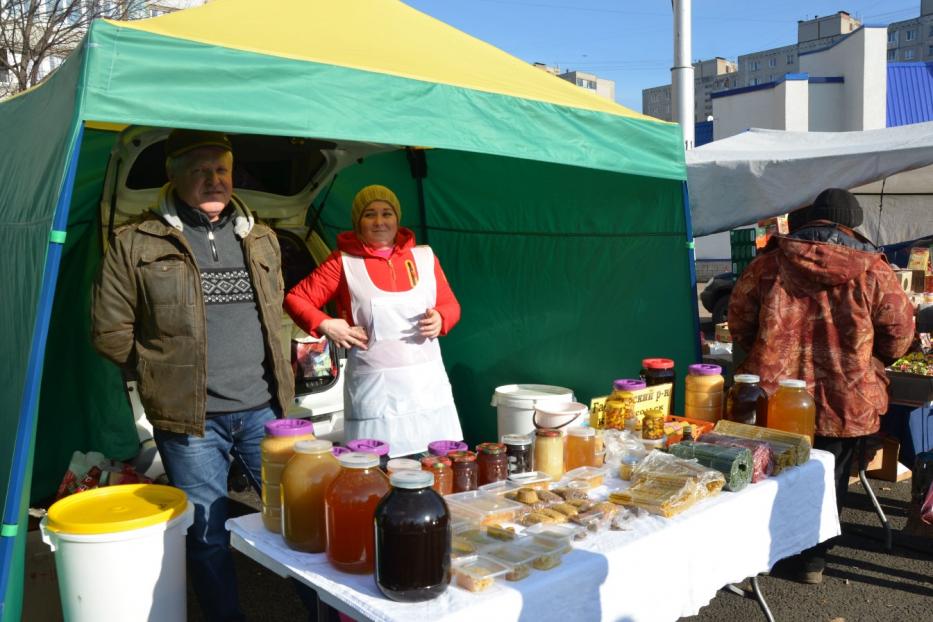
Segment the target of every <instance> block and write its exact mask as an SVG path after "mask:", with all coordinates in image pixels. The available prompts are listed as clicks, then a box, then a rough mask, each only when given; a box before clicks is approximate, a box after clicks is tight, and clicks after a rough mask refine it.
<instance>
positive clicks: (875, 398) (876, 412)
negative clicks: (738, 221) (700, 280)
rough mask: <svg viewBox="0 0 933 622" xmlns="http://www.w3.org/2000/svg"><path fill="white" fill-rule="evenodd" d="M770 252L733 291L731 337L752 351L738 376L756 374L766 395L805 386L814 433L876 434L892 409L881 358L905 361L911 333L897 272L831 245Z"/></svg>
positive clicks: (793, 244) (785, 243) (786, 243)
mask: <svg viewBox="0 0 933 622" xmlns="http://www.w3.org/2000/svg"><path fill="white" fill-rule="evenodd" d="M837 228H838V227H837ZM838 229H839V231H840V232H841V233H844V234H846V236H848V235H849V234H850V233H851V232H850V231H846V230H842V229H841V228H838ZM837 237H838V236H837ZM768 248H769V249H770V250H768V251H766V252H765V253H764V254H763V255H761V256H760V257H758V258H756V259H755V260H754V261H753V262H752V263H751V264H749V266H748V267H747V268H746V269H745V271H744V272H743V273H742V276H741V277H740V278H739V280H738V282H737V283H736V284H735V289H733V291H732V296H731V300H730V303H729V331H730V333H731V334H732V339H733V341H735V342H736V343H738V344H739V346H741V347H742V349H743V350H745V351H746V352H748V357H747V358H746V359H745V361H744V362H743V363H742V364H741V365H740V366H739V368H738V369H737V370H736V372H737V373H753V374H758V375H759V376H761V384H762V386H763V387H764V389H765V390H766V391H768V393H769V394H773V393H774V392H775V391H776V390H777V387H778V381H779V380H782V379H784V378H800V379H802V380H805V381H806V382H807V388H808V390H809V391H810V393H811V395H813V397H814V400H815V402H816V434H817V435H819V436H830V437H854V436H864V435H866V434H872V433H874V432H876V431H877V430H878V427H879V424H880V421H879V417H880V416H881V415H883V414H884V413H885V412H886V411H887V408H888V394H887V386H888V380H887V378H886V377H885V373H884V365H883V364H882V363H881V361H880V360H879V359H893V358H896V357H898V356H901V355H902V354H903V353H904V352H905V351H906V350H907V348H908V347H909V346H910V343H911V341H912V340H913V335H914V319H913V307H912V306H911V304H910V300H909V299H908V298H907V295H906V294H905V293H904V290H903V289H901V286H900V284H899V283H898V282H897V279H896V277H895V276H894V272H893V271H892V270H891V267H890V266H889V265H888V263H887V261H886V260H885V258H884V255H883V254H881V253H878V252H868V251H865V250H858V249H856V248H849V247H848V246H843V245H840V244H835V243H829V242H821V241H811V240H803V239H795V238H793V237H783V236H780V237H778V238H777V239H776V242H773V243H772V244H771V245H769V247H768Z"/></svg>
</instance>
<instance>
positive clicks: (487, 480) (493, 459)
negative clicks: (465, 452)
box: [476, 443, 509, 486]
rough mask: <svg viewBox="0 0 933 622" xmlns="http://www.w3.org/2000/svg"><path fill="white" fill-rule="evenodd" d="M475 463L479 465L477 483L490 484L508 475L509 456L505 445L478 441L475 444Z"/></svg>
mask: <svg viewBox="0 0 933 622" xmlns="http://www.w3.org/2000/svg"><path fill="white" fill-rule="evenodd" d="M476 465H477V467H479V480H478V481H479V485H480V486H482V485H483V484H491V483H493V482H498V481H501V480H504V479H507V478H508V477H509V458H508V456H507V455H506V453H505V445H502V444H501V443H480V444H479V445H477V446H476Z"/></svg>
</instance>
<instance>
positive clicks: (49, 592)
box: [22, 529, 64, 622]
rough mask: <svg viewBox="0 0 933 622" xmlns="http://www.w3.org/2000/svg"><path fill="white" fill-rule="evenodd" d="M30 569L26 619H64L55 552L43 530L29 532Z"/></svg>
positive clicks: (36, 621)
mask: <svg viewBox="0 0 933 622" xmlns="http://www.w3.org/2000/svg"><path fill="white" fill-rule="evenodd" d="M25 561H26V569H25V573H24V576H23V616H22V619H23V620H29V622H61V621H62V620H64V617H63V616H62V603H61V598H60V597H59V594H58V575H57V573H56V572H55V555H54V554H53V553H52V549H51V548H49V545H48V544H46V543H45V542H43V541H42V535H41V534H40V533H39V530H38V529H36V530H32V531H27V532H26V560H25Z"/></svg>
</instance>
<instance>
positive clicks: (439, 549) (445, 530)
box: [375, 471, 450, 602]
mask: <svg viewBox="0 0 933 622" xmlns="http://www.w3.org/2000/svg"><path fill="white" fill-rule="evenodd" d="M433 481H434V479H433V477H432V476H431V474H430V473H429V472H427V471H399V472H397V473H395V474H393V475H392V477H391V483H392V490H391V491H390V492H389V494H387V495H386V496H385V498H384V499H382V501H380V502H379V505H378V506H377V507H376V515H375V524H376V529H375V531H376V586H377V587H378V588H379V591H380V592H382V593H383V594H384V595H385V596H386V597H387V598H390V599H392V600H396V601H401V602H417V601H424V600H430V599H432V598H436V597H437V596H439V595H441V594H443V593H444V590H446V589H447V584H448V583H449V582H450V514H449V512H448V510H447V504H445V503H444V500H443V499H441V497H440V496H439V495H438V494H437V492H436V491H434V490H432V489H431V484H432V482H433Z"/></svg>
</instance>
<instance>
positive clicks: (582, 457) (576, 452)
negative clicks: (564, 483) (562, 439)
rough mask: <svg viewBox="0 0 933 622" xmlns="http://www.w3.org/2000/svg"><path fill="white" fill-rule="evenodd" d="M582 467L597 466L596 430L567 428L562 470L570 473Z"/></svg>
mask: <svg viewBox="0 0 933 622" xmlns="http://www.w3.org/2000/svg"><path fill="white" fill-rule="evenodd" d="M582 466H591V467H595V466H599V465H598V464H597V463H596V430H594V429H593V428H587V427H573V428H568V429H567V443H566V446H565V448H564V470H565V471H572V470H573V469H576V468H577V467H582Z"/></svg>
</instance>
